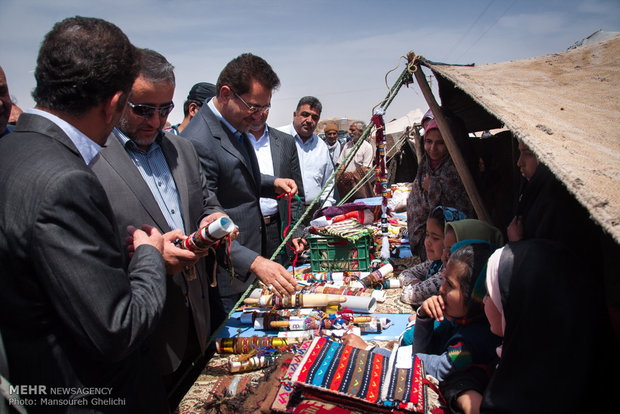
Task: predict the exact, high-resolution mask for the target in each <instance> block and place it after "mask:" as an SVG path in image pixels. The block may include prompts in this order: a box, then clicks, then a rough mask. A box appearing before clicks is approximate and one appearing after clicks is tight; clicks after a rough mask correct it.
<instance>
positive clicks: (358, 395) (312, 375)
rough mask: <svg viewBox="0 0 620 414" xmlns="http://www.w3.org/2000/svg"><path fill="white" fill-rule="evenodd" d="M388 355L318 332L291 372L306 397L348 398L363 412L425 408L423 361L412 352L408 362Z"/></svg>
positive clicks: (341, 400) (344, 401)
mask: <svg viewBox="0 0 620 414" xmlns="http://www.w3.org/2000/svg"><path fill="white" fill-rule="evenodd" d="M397 353H398V349H396V350H394V351H393V352H392V354H391V356H390V357H386V356H384V355H383V354H381V353H378V352H375V351H366V350H363V349H358V348H354V347H351V346H349V345H343V344H342V343H338V342H334V341H331V340H329V339H327V338H316V339H314V340H313V341H312V344H311V345H310V347H309V348H308V351H307V352H306V354H305V355H304V358H303V359H302V361H301V362H300V363H299V366H298V368H297V370H296V371H295V373H294V374H293V377H292V381H293V383H294V384H295V386H296V387H299V388H301V390H302V392H303V394H304V396H305V397H308V398H311V399H318V400H323V401H332V402H337V403H339V404H346V405H347V406H350V407H352V408H354V409H360V410H362V411H365V412H386V413H387V412H391V411H392V410H404V411H410V412H420V413H421V412H427V410H426V409H427V408H428V407H427V404H426V401H427V385H428V384H429V382H428V380H426V378H425V372H424V367H423V363H422V362H421V361H420V359H419V358H417V357H416V356H415V355H413V356H412V357H411V359H410V360H411V362H410V364H409V367H408V368H400V367H399V366H398V364H397Z"/></svg>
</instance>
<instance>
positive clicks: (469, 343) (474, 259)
mask: <svg viewBox="0 0 620 414" xmlns="http://www.w3.org/2000/svg"><path fill="white" fill-rule="evenodd" d="M453 249H454V250H453V253H452V255H451V257H450V259H449V260H448V262H447V264H446V269H445V272H444V283H443V284H442V285H441V288H440V292H439V293H440V294H439V295H438V296H432V297H430V298H428V299H427V300H426V301H424V303H423V304H422V306H420V308H419V309H418V311H417V320H416V326H415V331H414V338H413V353H414V354H415V355H417V356H418V357H419V358H420V360H422V362H424V367H425V369H426V372H427V373H428V374H430V375H432V376H433V377H435V378H437V380H439V381H442V380H443V379H444V378H446V376H448V375H449V374H451V373H453V372H457V371H461V370H464V369H466V368H468V367H470V366H472V365H483V366H486V365H489V364H491V363H492V362H494V361H495V349H496V347H497V346H498V345H499V344H500V339H499V338H498V337H497V336H495V335H493V334H492V333H491V331H490V330H489V322H488V321H487V319H486V317H485V315H484V312H483V305H482V299H483V297H484V295H485V294H486V288H485V276H486V263H487V259H488V258H489V256H490V255H491V253H492V251H493V249H492V247H491V246H490V245H489V244H488V243H485V242H478V241H473V240H465V241H463V242H460V243H457V244H456V245H454V246H453ZM435 321H438V322H440V323H439V325H438V326H437V328H434V325H435ZM343 342H344V343H345V344H347V345H351V346H355V347H358V348H366V347H367V344H366V342H364V340H363V339H362V338H360V337H359V336H357V335H354V334H349V335H345V336H344V337H343ZM378 352H382V353H384V354H389V352H390V351H388V350H387V349H383V348H381V349H379V350H378Z"/></svg>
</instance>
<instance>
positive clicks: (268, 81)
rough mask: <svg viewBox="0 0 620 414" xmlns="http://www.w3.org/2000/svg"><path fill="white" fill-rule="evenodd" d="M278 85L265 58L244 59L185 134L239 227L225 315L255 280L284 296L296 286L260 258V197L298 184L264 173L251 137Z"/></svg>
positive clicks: (227, 273) (224, 289) (221, 272)
mask: <svg viewBox="0 0 620 414" xmlns="http://www.w3.org/2000/svg"><path fill="white" fill-rule="evenodd" d="M279 84H280V80H279V79H278V76H277V75H276V74H275V72H274V71H273V69H271V66H269V64H268V63H267V62H265V61H264V60H263V59H261V58H260V57H258V56H254V55H252V54H249V53H246V54H243V55H240V56H238V57H237V58H235V59H233V60H232V61H231V62H229V63H228V64H227V65H226V67H225V68H224V69H223V70H222V72H221V73H220V75H219V77H218V80H217V83H216V93H217V94H216V96H215V97H214V98H213V99H211V100H210V101H209V102H208V103H207V104H205V105H203V107H202V108H200V110H199V111H198V113H197V114H196V116H194V118H193V119H192V120H191V121H190V123H189V125H188V126H187V127H186V128H185V129H184V130H183V132H182V133H181V136H184V137H187V138H189V139H190V140H191V141H192V143H193V144H194V147H195V148H196V152H197V153H198V156H199V157H200V161H201V163H202V166H203V169H204V171H205V174H206V178H207V183H208V185H209V190H211V191H212V192H213V193H215V194H216V196H217V199H218V201H219V202H220V205H221V206H222V207H223V208H224V210H225V211H226V212H227V213H228V215H229V216H230V217H231V218H232V219H233V221H234V222H235V224H237V225H238V226H239V232H240V234H239V238H238V239H237V240H236V241H235V242H233V243H232V247H231V251H230V256H231V261H232V266H231V268H225V267H224V266H218V269H217V277H218V291H219V298H218V301H220V303H221V309H223V310H224V312H225V313H228V312H229V311H230V310H231V309H232V308H233V307H234V305H235V304H236V303H237V301H238V300H239V298H240V297H241V295H242V294H243V292H245V291H246V289H247V287H248V286H249V285H250V283H252V282H253V281H254V280H255V277H258V278H259V279H260V280H261V281H262V282H263V283H265V284H266V285H267V286H269V287H270V288H271V289H273V290H274V292H275V293H277V294H279V295H286V294H289V295H290V294H293V293H294V292H295V286H296V284H297V283H296V282H295V281H294V280H293V278H292V276H291V275H290V274H289V273H288V272H287V271H286V269H285V268H284V267H282V265H280V264H279V263H276V262H273V261H270V260H268V259H266V258H264V257H262V256H261V254H264V248H265V225H264V222H263V216H262V214H261V211H260V206H259V199H260V197H261V196H263V197H276V194H282V193H287V194H295V193H296V192H297V185H296V184H295V182H294V181H293V180H291V179H287V178H274V177H273V176H266V175H261V173H260V170H259V167H258V162H257V159H256V154H254V150H253V149H252V147H251V145H250V142H249V140H248V137H247V135H246V132H247V131H248V128H249V127H250V124H251V123H252V122H253V120H254V119H256V118H258V117H259V116H260V114H261V112H265V111H268V110H269V107H270V103H271V94H272V91H273V90H274V89H275V88H276V87H277V86H278V85H279ZM218 265H219V263H218ZM231 271H234V277H232V275H231Z"/></svg>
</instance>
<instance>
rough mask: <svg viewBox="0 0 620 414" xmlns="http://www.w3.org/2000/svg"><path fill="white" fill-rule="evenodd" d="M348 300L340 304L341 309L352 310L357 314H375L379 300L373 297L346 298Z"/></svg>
mask: <svg viewBox="0 0 620 414" xmlns="http://www.w3.org/2000/svg"><path fill="white" fill-rule="evenodd" d="M345 298H347V300H346V301H345V302H344V303H341V304H340V309H345V308H346V309H351V310H352V311H353V312H356V313H374V311H375V309H376V308H377V299H376V298H374V297H372V296H345Z"/></svg>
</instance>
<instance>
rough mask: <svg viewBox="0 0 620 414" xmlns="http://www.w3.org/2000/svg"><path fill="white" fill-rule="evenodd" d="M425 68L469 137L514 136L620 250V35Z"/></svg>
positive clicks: (441, 96)
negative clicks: (508, 57) (531, 54)
mask: <svg viewBox="0 0 620 414" xmlns="http://www.w3.org/2000/svg"><path fill="white" fill-rule="evenodd" d="M422 63H423V64H424V65H425V66H427V67H429V68H430V69H431V70H432V71H433V73H434V75H435V76H436V78H437V80H438V86H439V96H440V98H441V105H442V106H443V107H447V108H449V109H450V110H452V111H453V112H454V113H456V114H457V115H458V116H459V117H461V118H462V119H463V120H464V121H465V123H466V126H467V129H468V130H469V132H474V131H483V130H489V129H494V128H500V127H502V126H505V127H506V128H508V129H510V130H511V131H512V133H513V134H514V135H515V136H516V137H517V138H519V139H521V140H523V141H524V142H525V143H526V144H527V145H528V146H529V147H530V148H531V149H532V150H533V151H534V152H535V153H536V155H537V156H538V159H539V161H541V162H543V163H544V164H546V165H547V166H548V167H549V168H550V169H551V171H553V173H554V174H555V176H556V177H558V179H560V180H561V181H562V182H563V183H564V184H565V185H566V187H567V188H568V190H569V191H570V192H571V193H572V194H573V195H574V196H575V197H576V198H577V200H579V202H580V203H581V204H582V205H584V206H585V207H586V208H587V209H588V211H589V212H590V214H591V216H592V218H593V220H595V221H596V222H598V223H599V224H600V225H601V226H602V227H603V229H605V230H606V231H607V232H608V233H610V234H611V235H612V236H613V237H614V239H615V240H616V242H617V243H620V122H619V121H620V35H616V36H613V37H611V38H610V39H607V40H604V41H602V42H598V43H593V44H586V45H583V46H579V47H576V48H573V49H570V50H567V51H565V52H563V53H557V54H551V55H546V56H541V57H536V58H530V59H523V60H517V61H509V62H502V63H495V64H488V65H480V66H451V65H443V64H436V63H431V62H429V61H427V60H424V59H423V60H422ZM567 225H570V223H567Z"/></svg>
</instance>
